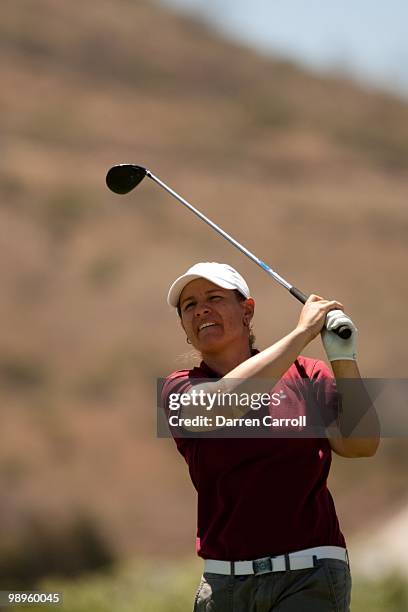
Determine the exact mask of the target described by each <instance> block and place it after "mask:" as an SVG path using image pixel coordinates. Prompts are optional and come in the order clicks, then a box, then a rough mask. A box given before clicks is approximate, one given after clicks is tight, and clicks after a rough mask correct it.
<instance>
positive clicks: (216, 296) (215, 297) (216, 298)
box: [210, 295, 222, 300]
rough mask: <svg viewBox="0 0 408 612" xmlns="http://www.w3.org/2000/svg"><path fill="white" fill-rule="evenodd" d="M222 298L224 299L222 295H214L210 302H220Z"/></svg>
mask: <svg viewBox="0 0 408 612" xmlns="http://www.w3.org/2000/svg"><path fill="white" fill-rule="evenodd" d="M221 297H222V296H221V295H212V296H211V297H210V300H220V299H221Z"/></svg>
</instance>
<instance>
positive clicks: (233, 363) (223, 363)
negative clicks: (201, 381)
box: [202, 344, 252, 376]
mask: <svg viewBox="0 0 408 612" xmlns="http://www.w3.org/2000/svg"><path fill="white" fill-rule="evenodd" d="M251 356H252V353H251V349H250V347H249V345H248V344H246V345H245V346H243V347H242V348H241V349H240V350H239V351H237V349H236V347H229V348H228V349H226V350H225V351H222V352H220V353H202V358H203V361H204V362H205V363H206V364H207V365H208V367H209V368H211V370H214V372H217V374H220V375H221V376H225V374H228V372H231V370H233V369H234V368H236V367H237V365H239V364H240V363H242V362H243V361H246V360H247V359H249V357H251Z"/></svg>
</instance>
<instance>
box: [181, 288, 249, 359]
mask: <svg viewBox="0 0 408 612" xmlns="http://www.w3.org/2000/svg"><path fill="white" fill-rule="evenodd" d="M234 293H235V295H236V297H237V300H238V301H239V302H244V301H245V300H246V297H245V295H242V293H241V292H240V291H238V289H234ZM177 314H178V316H179V317H180V319H181V308H180V301H178V303H177ZM254 344H255V334H254V332H253V331H252V327H249V348H250V349H251V350H252V349H253V348H254Z"/></svg>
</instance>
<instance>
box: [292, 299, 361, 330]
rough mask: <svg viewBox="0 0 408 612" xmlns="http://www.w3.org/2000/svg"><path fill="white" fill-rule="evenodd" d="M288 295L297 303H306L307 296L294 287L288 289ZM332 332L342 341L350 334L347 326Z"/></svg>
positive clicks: (341, 326)
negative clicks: (297, 301)
mask: <svg viewBox="0 0 408 612" xmlns="http://www.w3.org/2000/svg"><path fill="white" fill-rule="evenodd" d="M289 293H291V294H292V295H293V296H294V297H295V298H296V299H298V300H299V302H302V304H305V303H306V300H307V298H308V296H307V295H305V294H304V293H303V291H300V289H297V288H296V287H291V288H290V289H289ZM332 331H333V332H334V333H335V334H337V335H338V336H339V337H340V338H343V340H347V339H348V338H350V336H351V333H352V331H351V329H350V328H349V327H347V325H340V327H338V328H337V329H333V330H332Z"/></svg>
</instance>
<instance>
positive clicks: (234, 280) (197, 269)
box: [167, 261, 251, 308]
mask: <svg viewBox="0 0 408 612" xmlns="http://www.w3.org/2000/svg"><path fill="white" fill-rule="evenodd" d="M196 278H206V279H207V280H209V281H211V282H212V283H214V284H215V285H218V286H219V287H222V288H223V289H237V290H238V291H239V292H240V293H241V294H242V295H243V296H244V297H246V298H249V296H250V295H251V294H250V291H249V288H248V285H247V284H246V282H245V280H244V279H243V278H242V276H241V275H240V274H239V273H238V272H237V271H236V270H234V268H232V267H231V266H229V265H227V264H222V263H217V262H215V261H204V262H200V263H197V264H195V265H194V266H192V267H191V268H189V269H188V270H187V272H185V274H183V275H182V276H179V277H178V278H176V280H175V281H174V283H173V284H172V286H171V287H170V289H169V294H168V296H167V303H168V304H169V305H170V306H174V307H175V308H177V306H178V303H179V299H180V295H181V292H182V291H183V289H184V287H185V286H186V285H188V283H190V282H191V281H192V280H195V279H196Z"/></svg>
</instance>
